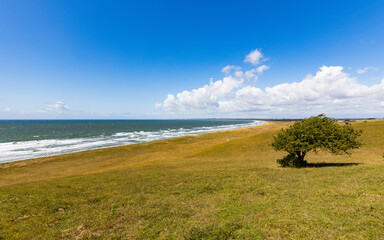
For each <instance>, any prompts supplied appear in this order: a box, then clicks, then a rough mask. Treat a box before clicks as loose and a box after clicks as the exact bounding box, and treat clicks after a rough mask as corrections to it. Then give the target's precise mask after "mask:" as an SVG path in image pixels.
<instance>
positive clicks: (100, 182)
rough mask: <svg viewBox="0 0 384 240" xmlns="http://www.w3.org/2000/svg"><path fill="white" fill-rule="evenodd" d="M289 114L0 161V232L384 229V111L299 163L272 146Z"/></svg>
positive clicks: (21, 235) (159, 234)
mask: <svg viewBox="0 0 384 240" xmlns="http://www.w3.org/2000/svg"><path fill="white" fill-rule="evenodd" d="M287 124H288V123H277V122H271V123H270V124H268V125H266V126H260V127H255V128H250V129H242V130H234V131H226V132H219V133H209V134H202V135H196V136H188V137H182V138H177V139H169V140H164V141H158V142H152V143H145V144H138V145H131V146H124V147H116V148H110V149H101V150H94V151H87V152H82V153H74V154H67V155H61V156H55V157H49V158H42V159H35V160H28V161H21V162H18V163H8V164H3V165H0V239H1V238H4V239H384V225H383V223H384V174H383V172H384V158H383V153H384V121H370V122H367V123H356V124H355V125H354V126H355V127H356V128H361V129H363V130H364V134H363V140H364V142H365V145H364V147H363V148H361V149H359V150H356V151H354V152H353V154H352V156H351V157H348V156H332V155H330V154H326V153H321V154H319V155H315V154H311V155H309V156H308V159H307V160H308V162H312V163H315V162H316V163H324V164H323V165H321V164H319V165H318V166H320V167H314V168H302V169H285V168H280V167H278V165H277V164H276V159H277V158H279V157H281V156H283V155H284V154H285V153H277V152H274V151H273V150H272V149H271V147H269V146H268V144H269V142H270V139H271V136H272V134H273V132H275V131H276V130H278V129H279V128H281V127H282V126H286V125H287ZM333 163H339V165H338V166H337V165H333ZM340 163H344V165H343V164H340ZM354 164H355V165H354Z"/></svg>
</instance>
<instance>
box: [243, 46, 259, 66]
mask: <svg viewBox="0 0 384 240" xmlns="http://www.w3.org/2000/svg"><path fill="white" fill-rule="evenodd" d="M262 59H263V54H262V53H261V51H260V50H258V49H256V50H253V51H251V52H250V53H249V54H248V55H247V56H245V59H244V62H245V63H251V64H252V65H255V66H256V65H258V64H259V63H260V61H261V60H262Z"/></svg>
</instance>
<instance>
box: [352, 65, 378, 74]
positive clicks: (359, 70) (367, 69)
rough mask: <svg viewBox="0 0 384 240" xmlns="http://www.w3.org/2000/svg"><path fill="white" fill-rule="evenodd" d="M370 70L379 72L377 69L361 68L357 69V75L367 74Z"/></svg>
mask: <svg viewBox="0 0 384 240" xmlns="http://www.w3.org/2000/svg"><path fill="white" fill-rule="evenodd" d="M369 70H377V68H375V67H365V68H360V69H357V71H356V72H357V73H358V74H363V73H365V72H367V71H369Z"/></svg>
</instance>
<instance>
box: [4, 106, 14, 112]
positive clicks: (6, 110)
mask: <svg viewBox="0 0 384 240" xmlns="http://www.w3.org/2000/svg"><path fill="white" fill-rule="evenodd" d="M2 111H3V112H10V111H12V109H11V108H9V107H6V108H3V109H2Z"/></svg>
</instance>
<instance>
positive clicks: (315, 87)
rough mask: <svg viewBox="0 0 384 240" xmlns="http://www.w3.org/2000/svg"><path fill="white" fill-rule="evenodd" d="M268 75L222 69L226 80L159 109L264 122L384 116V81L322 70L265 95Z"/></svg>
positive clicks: (334, 68)
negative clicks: (257, 117) (262, 81)
mask: <svg viewBox="0 0 384 240" xmlns="http://www.w3.org/2000/svg"><path fill="white" fill-rule="evenodd" d="M262 58H263V57H262V54H261V52H260V51H258V50H255V51H252V52H251V53H250V54H249V55H247V57H246V59H249V60H248V61H249V62H251V61H252V62H253V63H254V64H256V63H257V64H258V63H260V59H262ZM251 59H253V60H251ZM267 69H269V67H268V66H267V65H261V66H258V67H254V68H253V69H249V70H244V71H243V70H242V69H241V68H239V67H235V66H233V65H228V66H226V67H224V68H223V69H222V72H224V73H225V74H226V76H225V77H224V78H223V79H221V80H218V81H213V80H212V79H211V80H210V83H209V84H207V85H204V86H203V87H200V88H197V89H192V90H189V91H183V92H180V93H178V94H175V95H174V94H169V95H168V96H167V98H166V99H165V100H164V101H163V102H162V103H157V104H156V107H157V108H159V109H162V110H164V111H168V112H188V113H190V112H195V113H207V112H210V113H226V114H232V113H262V114H263V116H308V115H310V114H311V115H312V114H318V113H327V114H336V115H339V116H341V115H343V114H344V116H351V115H354V116H357V115H358V114H360V115H361V116H362V115H363V114H367V115H372V114H375V115H376V114H381V113H382V111H383V110H384V79H383V80H382V81H381V82H379V83H377V84H375V85H371V86H368V85H365V84H362V83H360V82H359V81H358V80H357V78H354V77H351V76H350V74H349V73H347V72H345V71H344V68H343V67H342V66H322V67H320V68H319V70H318V71H317V72H316V73H315V74H314V75H311V74H309V75H307V76H306V77H304V78H303V79H302V80H301V81H300V80H299V81H296V82H290V83H282V84H277V85H275V86H270V87H266V88H264V89H262V88H259V87H257V83H256V80H257V79H258V78H259V77H260V75H261V74H262V73H263V72H264V71H265V70H267ZM365 71H366V70H365ZM246 80H253V81H246Z"/></svg>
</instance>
